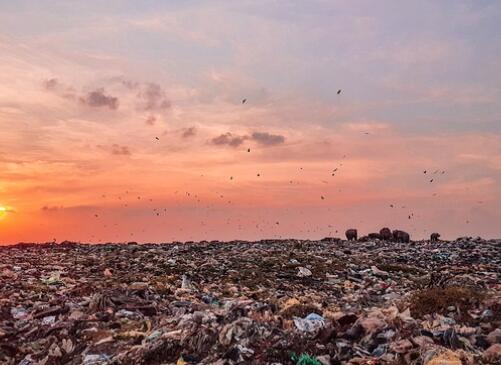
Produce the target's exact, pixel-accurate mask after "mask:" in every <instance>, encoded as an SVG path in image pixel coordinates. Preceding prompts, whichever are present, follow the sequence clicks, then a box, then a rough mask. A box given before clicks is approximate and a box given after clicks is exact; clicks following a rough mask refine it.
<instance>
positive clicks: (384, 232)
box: [379, 227, 393, 241]
mask: <svg viewBox="0 0 501 365" xmlns="http://www.w3.org/2000/svg"><path fill="white" fill-rule="evenodd" d="M379 235H380V236H381V239H382V240H385V241H390V240H391V238H392V237H393V235H392V234H391V230H390V229H389V228H388V227H384V228H381V230H380V231H379Z"/></svg>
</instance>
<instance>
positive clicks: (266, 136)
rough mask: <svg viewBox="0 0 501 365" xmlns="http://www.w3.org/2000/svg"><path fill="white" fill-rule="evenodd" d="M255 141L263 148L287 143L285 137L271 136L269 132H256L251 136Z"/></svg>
mask: <svg viewBox="0 0 501 365" xmlns="http://www.w3.org/2000/svg"><path fill="white" fill-rule="evenodd" d="M251 138H252V140H253V141H256V142H257V143H259V144H262V145H263V146H275V145H277V144H282V143H284V142H285V137H284V136H281V135H279V134H270V133H268V132H254V133H252V136H251Z"/></svg>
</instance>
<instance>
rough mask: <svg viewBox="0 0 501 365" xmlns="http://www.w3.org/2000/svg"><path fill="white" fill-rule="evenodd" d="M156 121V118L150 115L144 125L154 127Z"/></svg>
mask: <svg viewBox="0 0 501 365" xmlns="http://www.w3.org/2000/svg"><path fill="white" fill-rule="evenodd" d="M156 121H157V118H156V117H155V116H154V115H150V116H149V117H148V118H146V121H145V123H146V124H148V125H154V124H155V122H156Z"/></svg>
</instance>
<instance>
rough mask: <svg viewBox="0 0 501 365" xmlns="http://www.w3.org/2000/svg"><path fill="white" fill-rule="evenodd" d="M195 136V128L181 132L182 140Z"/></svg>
mask: <svg viewBox="0 0 501 365" xmlns="http://www.w3.org/2000/svg"><path fill="white" fill-rule="evenodd" d="M195 134H197V130H196V129H195V127H190V128H185V129H184V130H183V134H182V137H183V138H190V137H193V136H194V135H195Z"/></svg>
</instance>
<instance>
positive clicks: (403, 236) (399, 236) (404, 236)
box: [393, 229, 411, 243]
mask: <svg viewBox="0 0 501 365" xmlns="http://www.w3.org/2000/svg"><path fill="white" fill-rule="evenodd" d="M393 240H394V241H395V242H404V243H408V242H410V240H411V238H410V235H409V234H408V233H407V232H404V231H400V230H398V229H396V230H394V231H393Z"/></svg>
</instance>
